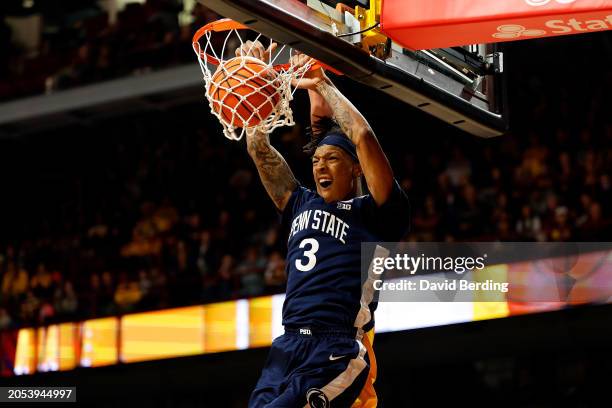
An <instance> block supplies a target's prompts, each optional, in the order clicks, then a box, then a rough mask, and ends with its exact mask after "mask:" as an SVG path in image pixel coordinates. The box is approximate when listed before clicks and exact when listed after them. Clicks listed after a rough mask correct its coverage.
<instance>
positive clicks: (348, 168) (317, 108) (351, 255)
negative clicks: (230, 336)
mask: <svg viewBox="0 0 612 408" xmlns="http://www.w3.org/2000/svg"><path fill="white" fill-rule="evenodd" d="M247 50H250V52H248V51H247ZM240 52H243V53H244V54H247V53H248V54H250V55H253V56H255V57H259V58H261V59H266V56H267V53H266V51H265V50H264V48H263V47H262V46H261V44H260V43H255V44H254V46H253V44H252V43H251V42H247V43H246V44H245V45H244V46H243V48H242V51H240V50H238V51H237V54H240ZM293 58H295V59H296V60H295V63H296V64H298V65H303V64H305V63H306V62H307V61H308V60H309V58H308V57H307V56H305V55H298V56H295V57H293ZM296 85H297V86H298V87H299V88H303V89H307V90H308V93H309V96H310V104H311V105H310V108H311V121H312V123H311V126H312V133H313V138H312V141H311V142H310V143H309V145H307V148H309V152H310V153H311V154H312V172H313V176H314V181H315V183H316V187H317V191H316V192H314V191H311V190H309V189H307V188H305V187H303V186H302V185H300V183H299V182H298V181H297V180H296V179H295V177H294V176H293V173H292V172H291V169H290V168H289V166H288V165H287V163H286V162H285V160H284V159H283V157H282V156H281V155H280V154H279V152H278V151H277V150H276V149H274V147H272V146H271V145H270V141H269V138H268V135H266V134H263V133H259V134H257V133H256V134H253V135H249V136H247V148H248V152H249V155H250V156H251V157H252V159H253V161H254V162H255V165H256V166H257V170H258V172H259V176H260V177H261V181H262V183H263V185H264V187H265V189H266V191H267V192H268V194H269V195H270V197H271V198H272V200H273V201H274V204H275V205H276V207H277V208H278V209H279V211H281V212H282V223H283V224H284V225H285V226H286V228H287V230H288V231H289V237H288V242H287V247H288V253H287V268H286V271H287V293H286V298H285V303H284V305H283V325H284V326H285V334H284V335H282V336H280V337H278V338H277V339H275V340H274V342H273V343H272V348H271V350H270V354H269V357H268V360H267V362H266V364H265V367H264V369H263V372H262V374H261V378H260V379H259V381H258V383H257V386H256V387H255V390H254V391H253V394H252V395H251V399H250V401H249V407H251V408H255V407H257V408H259V407H279V408H280V407H282V408H290V407H305V406H306V407H311V408H323V407H351V406H353V407H375V406H376V404H377V397H376V393H375V391H374V387H373V384H374V380H375V378H376V360H375V357H374V354H373V351H372V342H373V339H374V331H373V328H374V319H373V310H374V307H375V306H374V303H373V302H372V300H373V296H372V291H371V290H370V291H368V290H364V291H362V284H363V282H362V280H361V267H360V261H361V252H360V251H361V242H366V241H397V240H399V239H400V238H401V236H402V235H403V233H404V231H405V230H406V228H407V224H408V199H407V198H406V196H405V194H404V193H403V192H402V190H401V189H400V187H399V185H398V184H397V182H396V181H395V180H394V178H393V172H392V170H391V167H390V165H389V161H388V160H387V157H386V156H385V154H384V152H383V151H382V149H381V147H380V145H379V144H378V140H377V139H376V136H375V135H374V132H373V131H372V129H371V128H370V126H369V125H368V122H366V120H365V119H364V117H363V116H362V115H361V114H360V113H359V112H358V111H357V109H356V108H355V107H354V106H353V105H352V104H351V102H349V100H348V99H347V98H346V97H344V96H343V95H342V94H341V93H340V91H338V89H337V88H336V87H335V86H334V85H333V84H332V83H331V81H330V80H329V78H328V77H327V76H326V75H325V73H324V72H323V70H316V71H314V72H312V71H311V72H310V73H309V74H307V76H306V77H305V78H304V79H302V80H301V81H300V82H299V83H298V84H296ZM362 176H364V177H365V181H366V184H367V187H368V190H369V191H370V194H368V195H361V196H360V195H359V194H361V192H360V187H361V177H362Z"/></svg>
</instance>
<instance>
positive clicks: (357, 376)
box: [249, 328, 370, 408]
mask: <svg viewBox="0 0 612 408" xmlns="http://www.w3.org/2000/svg"><path fill="white" fill-rule="evenodd" d="M369 371H370V362H369V356H368V353H367V350H366V348H365V347H364V345H363V344H362V342H361V341H359V340H356V338H355V333H354V332H353V333H350V332H339V331H334V330H325V329H324V330H316V329H314V328H313V329H310V328H301V329H294V330H289V329H287V330H285V334H283V335H282V336H280V337H277V338H276V339H275V340H274V341H273V342H272V348H271V349H270V354H269V355H268V359H267V361H266V364H265V366H264V369H263V371H262V374H261V377H260V378H259V381H258V382H257V385H256V386H255V390H254V391H253V393H252V394H251V398H250V400H249V408H264V407H265V408H294V407H295V408H298V407H299V408H303V407H310V408H328V407H334V408H344V407H346V408H348V407H351V406H352V405H353V403H354V402H355V400H356V399H357V397H358V396H359V394H360V392H361V391H362V389H363V388H364V385H365V384H366V380H367V379H368V373H369Z"/></svg>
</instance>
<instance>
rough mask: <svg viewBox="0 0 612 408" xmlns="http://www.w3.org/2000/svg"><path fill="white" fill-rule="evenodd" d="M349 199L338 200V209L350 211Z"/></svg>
mask: <svg viewBox="0 0 612 408" xmlns="http://www.w3.org/2000/svg"><path fill="white" fill-rule="evenodd" d="M351 201H353V200H351ZM351 201H340V202H338V209H339V210H347V211H350V210H351Z"/></svg>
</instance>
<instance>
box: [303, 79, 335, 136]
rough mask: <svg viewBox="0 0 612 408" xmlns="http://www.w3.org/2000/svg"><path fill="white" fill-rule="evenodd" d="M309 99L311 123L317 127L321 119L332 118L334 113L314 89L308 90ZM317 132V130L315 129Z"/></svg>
mask: <svg viewBox="0 0 612 408" xmlns="http://www.w3.org/2000/svg"><path fill="white" fill-rule="evenodd" d="M308 98H309V99H310V123H311V125H315V124H316V123H317V120H318V119H319V118H331V117H333V112H332V110H331V108H330V106H329V104H328V103H327V101H326V100H325V98H323V96H322V95H321V94H320V93H319V92H317V91H315V90H312V89H309V90H308ZM313 130H314V131H316V130H317V129H313Z"/></svg>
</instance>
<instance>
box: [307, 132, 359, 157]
mask: <svg viewBox="0 0 612 408" xmlns="http://www.w3.org/2000/svg"><path fill="white" fill-rule="evenodd" d="M324 145H329V146H336V147H339V148H341V149H342V150H344V151H345V152H347V153H348V154H349V156H351V157H352V158H353V160H355V161H356V162H358V161H359V159H358V158H357V149H356V148H355V145H354V144H353V142H351V141H350V140H349V138H348V137H346V136H345V135H343V134H342V133H329V134H327V136H325V137H324V138H323V139H322V140H321V141H320V142H319V144H318V145H317V147H319V146H324Z"/></svg>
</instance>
